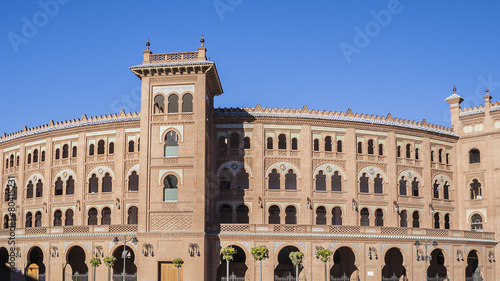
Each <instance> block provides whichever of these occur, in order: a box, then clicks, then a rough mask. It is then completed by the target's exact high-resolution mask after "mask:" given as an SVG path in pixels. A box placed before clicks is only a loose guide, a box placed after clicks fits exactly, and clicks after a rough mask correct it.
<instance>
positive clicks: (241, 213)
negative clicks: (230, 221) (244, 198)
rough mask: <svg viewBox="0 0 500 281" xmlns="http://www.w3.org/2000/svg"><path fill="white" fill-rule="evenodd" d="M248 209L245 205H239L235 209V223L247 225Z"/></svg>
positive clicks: (248, 220)
mask: <svg viewBox="0 0 500 281" xmlns="http://www.w3.org/2000/svg"><path fill="white" fill-rule="evenodd" d="M248 212H249V210H248V207H247V206H246V205H239V206H238V208H236V223H249V222H250V219H249V217H248Z"/></svg>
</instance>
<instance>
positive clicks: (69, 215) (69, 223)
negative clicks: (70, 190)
mask: <svg viewBox="0 0 500 281" xmlns="http://www.w3.org/2000/svg"><path fill="white" fill-rule="evenodd" d="M64 225H65V226H72V225H73V210H71V209H68V210H67V211H66V219H65V221H64Z"/></svg>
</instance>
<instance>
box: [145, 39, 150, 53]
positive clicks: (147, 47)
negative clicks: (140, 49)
mask: <svg viewBox="0 0 500 281" xmlns="http://www.w3.org/2000/svg"><path fill="white" fill-rule="evenodd" d="M149 46H151V44H149V38H148V41H147V42H146V50H148V51H149Z"/></svg>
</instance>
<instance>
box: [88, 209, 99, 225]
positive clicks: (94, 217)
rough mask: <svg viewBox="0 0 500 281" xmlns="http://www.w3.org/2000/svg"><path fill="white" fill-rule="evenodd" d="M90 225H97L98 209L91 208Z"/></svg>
mask: <svg viewBox="0 0 500 281" xmlns="http://www.w3.org/2000/svg"><path fill="white" fill-rule="evenodd" d="M87 224H88V225H97V209H96V208H90V210H89V218H88V222H87Z"/></svg>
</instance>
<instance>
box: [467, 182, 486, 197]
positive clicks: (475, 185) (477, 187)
mask: <svg viewBox="0 0 500 281" xmlns="http://www.w3.org/2000/svg"><path fill="white" fill-rule="evenodd" d="M482 198H483V192H482V189H481V183H480V182H479V181H478V180H477V179H474V180H472V183H471V184H470V199H472V200H479V199H482Z"/></svg>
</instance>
